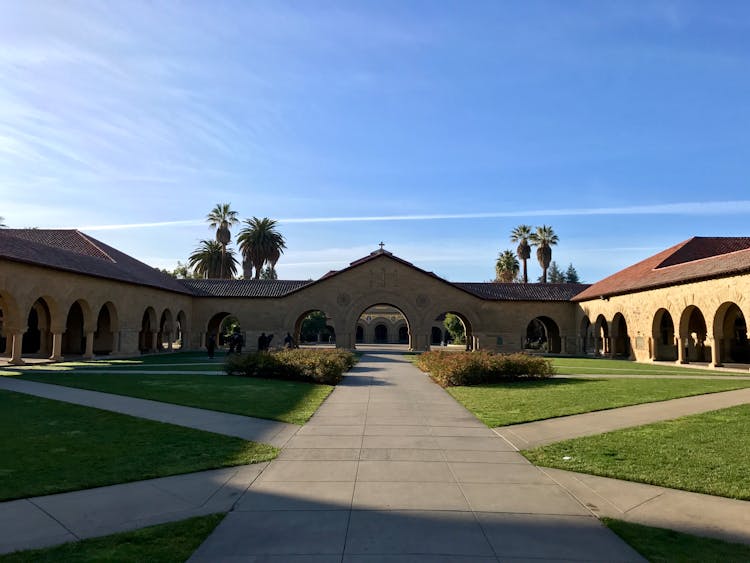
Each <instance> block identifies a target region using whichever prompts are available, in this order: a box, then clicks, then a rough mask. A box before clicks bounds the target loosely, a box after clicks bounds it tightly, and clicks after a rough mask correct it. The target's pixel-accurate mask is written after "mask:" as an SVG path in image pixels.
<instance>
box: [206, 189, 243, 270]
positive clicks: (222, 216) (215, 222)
mask: <svg viewBox="0 0 750 563" xmlns="http://www.w3.org/2000/svg"><path fill="white" fill-rule="evenodd" d="M206 220H207V221H208V226H209V227H211V228H212V229H216V242H218V243H219V244H221V275H220V276H219V277H221V278H228V277H230V276H229V272H228V264H227V245H228V244H229V243H230V242H232V232H231V231H230V230H229V229H230V227H233V226H234V225H236V224H238V223H239V222H240V220H239V218H238V217H237V212H236V211H234V210H232V204H231V203H217V204H216V206H215V207H214V208H213V209H212V210H211V212H210V213H209V214H208V215H206Z"/></svg>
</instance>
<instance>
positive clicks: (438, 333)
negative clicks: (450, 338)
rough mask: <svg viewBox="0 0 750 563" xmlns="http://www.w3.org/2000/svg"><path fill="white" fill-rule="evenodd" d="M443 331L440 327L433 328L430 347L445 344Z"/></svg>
mask: <svg viewBox="0 0 750 563" xmlns="http://www.w3.org/2000/svg"><path fill="white" fill-rule="evenodd" d="M443 338H444V337H443V330H442V329H441V328H439V327H436V326H433V327H432V330H431V331H430V346H439V345H440V344H442V343H443V342H444V340H443Z"/></svg>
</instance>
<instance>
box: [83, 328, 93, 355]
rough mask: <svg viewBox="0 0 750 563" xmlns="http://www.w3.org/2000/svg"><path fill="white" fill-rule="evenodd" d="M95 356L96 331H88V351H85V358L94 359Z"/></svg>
mask: <svg viewBox="0 0 750 563" xmlns="http://www.w3.org/2000/svg"><path fill="white" fill-rule="evenodd" d="M93 358H94V333H93V332H87V333H86V351H85V352H84V353H83V359H84V360H92V359H93Z"/></svg>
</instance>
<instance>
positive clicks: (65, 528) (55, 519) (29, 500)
mask: <svg viewBox="0 0 750 563" xmlns="http://www.w3.org/2000/svg"><path fill="white" fill-rule="evenodd" d="M24 500H26V501H28V502H29V503H30V504H32V505H34V506H35V507H37V508H38V509H39V510H41V511H42V512H43V513H44V514H46V515H47V516H49V517H50V518H52V519H53V520H54V521H55V522H57V523H58V524H60V526H62V527H63V529H64V530H66V531H67V532H68V533H69V534H70V535H71V536H73V537H74V538H75V539H76V541H80V540H81V539H82V538H81V537H80V536H79V535H78V534H76V533H75V532H74V531H73V530H71V529H70V528H68V527H67V526H66V525H65V524H63V523H62V522H61V521H60V520H58V519H57V518H56V517H55V516H54V515H52V514H51V513H49V512H47V511H46V510H45V509H44V508H43V507H41V506H39V505H38V504H37V503H35V502H34V500H33V497H32V498H27V499H24ZM63 543H68V542H63Z"/></svg>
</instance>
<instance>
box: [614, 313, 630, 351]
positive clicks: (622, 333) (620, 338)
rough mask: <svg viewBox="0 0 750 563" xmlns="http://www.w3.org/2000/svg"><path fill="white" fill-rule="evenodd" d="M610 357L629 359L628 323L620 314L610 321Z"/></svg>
mask: <svg viewBox="0 0 750 563" xmlns="http://www.w3.org/2000/svg"><path fill="white" fill-rule="evenodd" d="M612 355H613V356H617V357H620V358H628V359H629V358H630V357H631V347H630V335H628V323H627V322H626V321H625V317H624V316H623V314H622V313H616V314H615V317H614V319H612Z"/></svg>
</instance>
